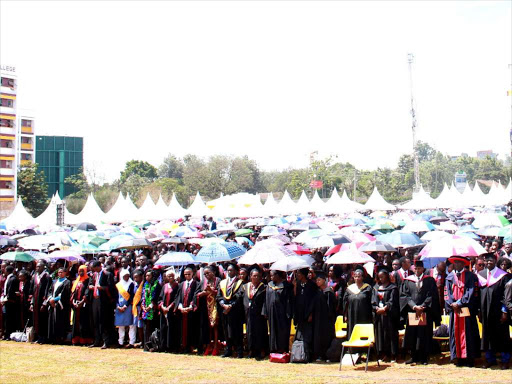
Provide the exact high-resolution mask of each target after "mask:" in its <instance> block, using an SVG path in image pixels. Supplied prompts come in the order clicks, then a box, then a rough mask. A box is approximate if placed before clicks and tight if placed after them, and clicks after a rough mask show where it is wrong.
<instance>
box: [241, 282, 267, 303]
mask: <svg viewBox="0 0 512 384" xmlns="http://www.w3.org/2000/svg"><path fill="white" fill-rule="evenodd" d="M251 284H252V283H247V284H245V291H246V292H247V297H248V298H249V299H252V297H251ZM262 285H263V283H260V285H258V287H257V288H256V289H255V290H254V293H256V292H258V290H259V289H260V287H261V286H262Z"/></svg>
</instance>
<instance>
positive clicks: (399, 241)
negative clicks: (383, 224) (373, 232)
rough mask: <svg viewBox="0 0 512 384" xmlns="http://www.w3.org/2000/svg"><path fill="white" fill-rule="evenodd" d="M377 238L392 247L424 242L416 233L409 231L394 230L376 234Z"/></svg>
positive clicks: (403, 246) (410, 245)
mask: <svg viewBox="0 0 512 384" xmlns="http://www.w3.org/2000/svg"><path fill="white" fill-rule="evenodd" d="M377 240H380V241H383V242H385V243H389V244H391V245H392V246H394V247H402V248H407V247H414V246H416V245H423V244H425V243H424V242H423V241H422V240H421V239H420V238H419V237H418V236H417V235H415V234H414V233H410V232H404V231H394V232H391V233H387V234H385V235H380V236H377Z"/></svg>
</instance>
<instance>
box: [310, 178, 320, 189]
mask: <svg viewBox="0 0 512 384" xmlns="http://www.w3.org/2000/svg"><path fill="white" fill-rule="evenodd" d="M309 186H310V187H311V188H313V189H321V188H322V187H323V186H324V182H323V181H322V180H311V183H309Z"/></svg>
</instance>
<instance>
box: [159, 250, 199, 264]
mask: <svg viewBox="0 0 512 384" xmlns="http://www.w3.org/2000/svg"><path fill="white" fill-rule="evenodd" d="M188 264H201V263H200V262H199V261H197V260H196V259H195V258H194V255H193V254H191V253H188V252H168V253H166V254H165V255H162V257H160V258H159V259H158V261H157V262H156V263H155V265H161V266H164V267H169V266H179V265H188Z"/></svg>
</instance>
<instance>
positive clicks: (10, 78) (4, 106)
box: [0, 65, 18, 217]
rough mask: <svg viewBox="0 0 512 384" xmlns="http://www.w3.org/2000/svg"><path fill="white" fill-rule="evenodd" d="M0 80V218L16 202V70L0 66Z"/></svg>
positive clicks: (10, 209)
mask: <svg viewBox="0 0 512 384" xmlns="http://www.w3.org/2000/svg"><path fill="white" fill-rule="evenodd" d="M0 78H1V80H0V81H1V83H0V217H5V216H7V215H8V214H9V213H10V212H11V211H12V210H13V209H14V205H15V202H16V173H17V172H16V171H17V167H16V165H17V156H16V155H17V153H16V151H17V141H18V140H17V133H18V130H17V128H18V127H17V119H16V111H17V102H16V91H17V88H18V79H17V76H16V68H15V67H11V66H6V65H0Z"/></svg>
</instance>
